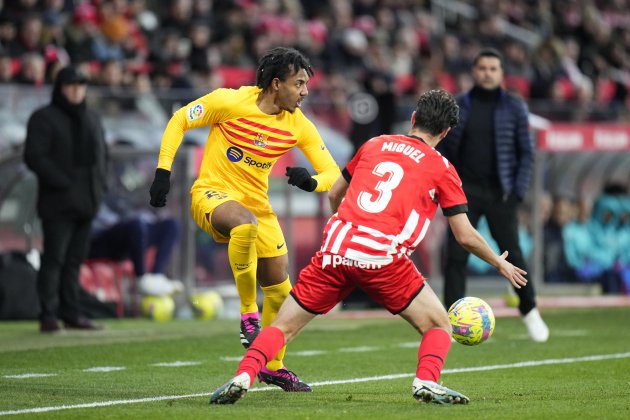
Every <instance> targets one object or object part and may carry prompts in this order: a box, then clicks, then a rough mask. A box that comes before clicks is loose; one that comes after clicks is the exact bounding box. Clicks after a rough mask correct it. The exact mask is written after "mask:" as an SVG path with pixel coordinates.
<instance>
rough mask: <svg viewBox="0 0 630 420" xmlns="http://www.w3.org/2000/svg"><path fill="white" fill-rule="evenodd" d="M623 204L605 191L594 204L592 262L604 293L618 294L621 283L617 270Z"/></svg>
mask: <svg viewBox="0 0 630 420" xmlns="http://www.w3.org/2000/svg"><path fill="white" fill-rule="evenodd" d="M620 214H621V203H620V201H619V199H618V198H617V196H615V195H613V194H610V193H608V192H606V191H605V193H604V194H602V195H600V196H599V197H598V198H597V199H596V200H595V203H593V212H592V214H591V223H590V225H589V228H590V229H589V230H590V233H591V237H592V241H593V248H592V250H591V258H592V260H591V262H592V264H593V265H594V266H595V268H596V269H597V271H598V273H597V276H596V280H597V281H599V283H600V284H601V286H602V293H604V294H617V293H619V291H620V288H621V283H620V279H619V276H618V274H617V273H616V270H615V268H616V267H615V265H616V262H617V258H618V255H619V239H620V238H619V216H620Z"/></svg>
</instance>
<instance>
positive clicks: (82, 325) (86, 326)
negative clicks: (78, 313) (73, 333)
mask: <svg viewBox="0 0 630 420" xmlns="http://www.w3.org/2000/svg"><path fill="white" fill-rule="evenodd" d="M63 324H64V326H65V327H66V328H68V329H73V330H89V331H98V330H102V329H103V328H104V327H103V326H102V325H99V324H95V323H94V322H92V320H90V319H87V318H79V319H78V320H76V321H64V322H63Z"/></svg>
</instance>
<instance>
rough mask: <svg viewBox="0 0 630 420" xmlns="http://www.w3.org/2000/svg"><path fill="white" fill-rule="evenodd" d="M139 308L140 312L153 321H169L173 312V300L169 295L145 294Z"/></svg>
mask: <svg viewBox="0 0 630 420" xmlns="http://www.w3.org/2000/svg"><path fill="white" fill-rule="evenodd" d="M141 308H142V314H143V315H144V316H146V317H149V318H151V319H153V320H154V321H162V322H163V321H170V320H171V319H173V313H174V312H175V301H174V300H173V298H172V297H170V296H145V297H143V298H142V302H141Z"/></svg>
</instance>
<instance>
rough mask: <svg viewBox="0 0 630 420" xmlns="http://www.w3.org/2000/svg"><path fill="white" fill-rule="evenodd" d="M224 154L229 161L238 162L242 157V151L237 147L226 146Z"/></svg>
mask: <svg viewBox="0 0 630 420" xmlns="http://www.w3.org/2000/svg"><path fill="white" fill-rule="evenodd" d="M225 154H226V155H227V158H228V160H229V161H230V162H239V161H241V160H242V159H243V151H242V150H241V149H239V148H238V147H234V146H231V147H228V149H227V150H226V152H225Z"/></svg>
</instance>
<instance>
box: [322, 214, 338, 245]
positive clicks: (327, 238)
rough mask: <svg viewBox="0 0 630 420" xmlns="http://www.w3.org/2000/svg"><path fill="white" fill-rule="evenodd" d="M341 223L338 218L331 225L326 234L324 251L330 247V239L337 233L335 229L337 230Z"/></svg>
mask: <svg viewBox="0 0 630 420" xmlns="http://www.w3.org/2000/svg"><path fill="white" fill-rule="evenodd" d="M340 224H341V220H336V221H334V222H333V224H332V225H331V226H330V230H329V231H328V235H327V236H326V243H324V246H323V247H322V251H326V249H328V243H329V242H330V239H331V238H332V237H333V234H334V233H335V231H336V230H337V228H338V227H339V225H340Z"/></svg>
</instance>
